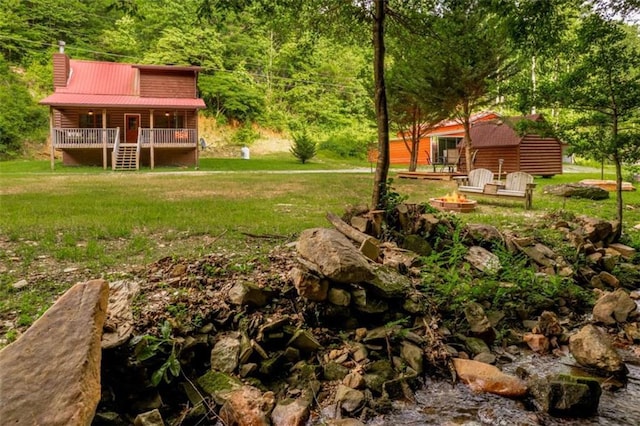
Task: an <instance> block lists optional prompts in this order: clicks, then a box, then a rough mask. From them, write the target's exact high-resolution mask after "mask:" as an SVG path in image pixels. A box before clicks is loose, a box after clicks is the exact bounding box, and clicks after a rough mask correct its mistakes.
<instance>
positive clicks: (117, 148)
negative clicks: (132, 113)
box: [111, 127, 120, 170]
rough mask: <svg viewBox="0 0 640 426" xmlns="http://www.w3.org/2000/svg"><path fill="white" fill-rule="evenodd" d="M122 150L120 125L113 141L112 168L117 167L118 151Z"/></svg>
mask: <svg viewBox="0 0 640 426" xmlns="http://www.w3.org/2000/svg"><path fill="white" fill-rule="evenodd" d="M119 151H120V127H118V128H117V130H116V137H115V141H114V142H113V151H112V152H111V170H115V169H116V161H117V159H118V152H119Z"/></svg>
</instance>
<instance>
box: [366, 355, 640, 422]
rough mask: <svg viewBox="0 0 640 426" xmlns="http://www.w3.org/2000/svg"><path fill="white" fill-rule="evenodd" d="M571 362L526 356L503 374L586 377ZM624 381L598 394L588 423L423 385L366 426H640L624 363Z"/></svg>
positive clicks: (636, 375)
mask: <svg viewBox="0 0 640 426" xmlns="http://www.w3.org/2000/svg"><path fill="white" fill-rule="evenodd" d="M570 364H574V361H573V359H572V358H571V357H566V359H562V358H554V357H550V356H547V357H542V356H536V355H529V356H525V357H523V358H522V359H520V360H518V361H517V362H514V363H512V364H510V365H508V366H507V367H505V368H504V369H503V370H504V371H505V372H507V373H511V374H513V372H514V371H515V369H516V368H517V367H518V366H522V367H524V368H525V369H526V370H527V371H530V372H533V373H534V374H536V375H538V376H546V375H548V374H552V373H568V374H574V375H580V376H587V375H588V374H587V373H586V372H584V371H581V370H579V369H577V368H575V367H571V366H570ZM627 367H628V369H629V374H628V377H629V380H628V382H627V384H626V386H624V387H622V388H621V389H619V390H616V391H608V390H603V391H602V396H601V397H600V405H599V408H598V414H597V415H595V416H593V417H588V418H559V417H552V416H549V415H547V414H544V413H538V412H534V411H531V410H530V409H528V408H527V407H526V406H525V404H524V402H522V401H518V400H511V399H508V398H503V397H499V396H496V395H491V394H479V393H474V392H473V391H471V390H470V389H469V388H468V387H467V386H466V385H464V384H460V383H457V384H455V385H452V384H451V383H445V382H435V381H429V380H428V381H427V382H426V385H425V387H424V388H423V389H421V390H419V391H418V392H417V393H416V403H415V404H407V405H404V406H401V407H398V408H399V409H398V410H396V411H395V412H394V413H393V414H388V415H384V416H380V417H377V418H375V419H374V420H372V421H371V422H369V423H368V424H369V425H374V426H386V425H402V426H409V425H443V426H453V425H464V426H475V425H501V426H502V425H504V426H530V425H531V426H534V425H544V426H592V425H603V426H627V425H628V426H638V425H640V366H638V365H637V364H636V365H633V364H630V363H627Z"/></svg>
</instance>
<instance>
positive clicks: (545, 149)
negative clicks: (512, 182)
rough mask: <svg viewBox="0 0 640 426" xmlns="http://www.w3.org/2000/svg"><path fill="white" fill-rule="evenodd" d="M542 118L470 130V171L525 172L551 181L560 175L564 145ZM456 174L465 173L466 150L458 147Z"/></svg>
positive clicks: (480, 125)
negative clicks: (471, 166) (548, 178)
mask: <svg viewBox="0 0 640 426" xmlns="http://www.w3.org/2000/svg"><path fill="white" fill-rule="evenodd" d="M545 124H546V123H545V120H544V118H543V116H542V115H541V114H533V115H528V116H519V117H505V118H496V119H493V120H488V121H482V122H476V123H474V124H473V125H472V127H471V132H470V136H471V153H472V156H473V157H472V159H473V168H474V169H476V168H483V169H489V170H491V171H492V172H493V173H494V174H496V175H498V174H501V175H506V174H507V173H512V172H526V173H529V174H530V175H534V176H543V177H551V176H553V175H556V174H562V158H563V148H564V144H563V143H562V142H561V141H560V140H559V139H558V138H556V137H555V136H554V135H553V134H552V132H550V131H549V129H548V128H547V127H546V126H545ZM460 148H461V149H460V161H459V162H458V170H459V171H461V172H465V173H466V161H465V150H464V149H463V148H462V144H460Z"/></svg>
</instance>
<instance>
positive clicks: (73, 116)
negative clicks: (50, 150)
mask: <svg viewBox="0 0 640 426" xmlns="http://www.w3.org/2000/svg"><path fill="white" fill-rule="evenodd" d="M90 109H91V110H93V113H94V114H102V109H101V108H59V109H56V110H54V112H53V123H54V124H53V125H54V126H55V127H61V128H74V127H78V126H79V123H80V118H79V117H80V114H87V113H88V111H89V110H90ZM154 110H155V111H156V112H154V113H155V114H158V111H163V113H164V111H171V113H172V114H173V113H174V111H175V110H173V109H171V110H169V109H167V108H164V109H161V108H157V109H154ZM125 114H140V126H141V127H143V128H149V127H151V120H150V109H139V108H109V109H107V126H106V127H108V128H116V127H120V130H121V131H123V130H124V115H125ZM178 114H180V115H183V116H184V115H185V114H186V119H185V125H186V128H188V129H195V128H197V125H198V111H197V110H189V111H184V110H183V111H178Z"/></svg>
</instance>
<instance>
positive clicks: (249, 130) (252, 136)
mask: <svg viewBox="0 0 640 426" xmlns="http://www.w3.org/2000/svg"><path fill="white" fill-rule="evenodd" d="M259 137H260V133H258V132H257V131H256V130H255V129H254V128H253V126H252V125H251V123H250V122H246V123H244V125H243V126H242V127H240V128H239V129H238V130H236V132H235V133H234V134H233V136H232V137H231V142H232V143H233V144H234V145H237V146H250V145H251V144H252V143H253V142H255V141H256V140H257V139H258V138H259Z"/></svg>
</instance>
